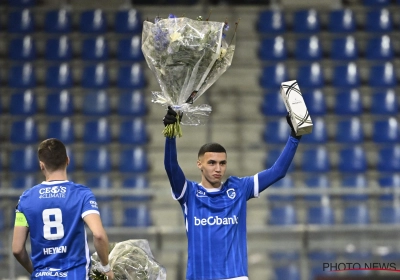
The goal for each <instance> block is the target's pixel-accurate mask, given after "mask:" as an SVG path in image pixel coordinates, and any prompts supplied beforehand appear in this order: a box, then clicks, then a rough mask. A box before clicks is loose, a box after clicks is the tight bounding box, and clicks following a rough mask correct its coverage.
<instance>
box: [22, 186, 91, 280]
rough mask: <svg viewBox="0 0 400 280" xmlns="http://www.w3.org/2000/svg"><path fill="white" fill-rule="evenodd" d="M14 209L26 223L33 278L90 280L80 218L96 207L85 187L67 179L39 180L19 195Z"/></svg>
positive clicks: (83, 228) (87, 250)
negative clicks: (37, 183)
mask: <svg viewBox="0 0 400 280" xmlns="http://www.w3.org/2000/svg"><path fill="white" fill-rule="evenodd" d="M16 211H19V212H22V213H23V214H24V215H25V217H26V220H27V222H28V225H29V232H30V240H31V248H32V257H31V258H32V263H33V268H34V271H33V273H32V279H47V280H49V279H89V277H88V274H89V266H90V256H89V248H88V244H87V239H86V231H85V223H84V221H83V218H84V217H85V216H86V215H88V214H92V213H96V214H99V210H98V206H97V203H96V199H95V197H94V195H93V193H92V191H91V190H90V189H89V188H88V187H85V186H83V185H79V184H75V183H73V182H69V181H51V182H42V183H41V184H39V185H36V186H34V187H32V188H31V189H29V190H26V191H25V192H24V193H23V194H22V195H21V197H20V200H19V202H18V206H17V210H16Z"/></svg>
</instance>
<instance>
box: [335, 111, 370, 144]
mask: <svg viewBox="0 0 400 280" xmlns="http://www.w3.org/2000/svg"><path fill="white" fill-rule="evenodd" d="M335 139H336V141H337V142H338V143H346V144H360V143H362V142H363V141H364V128H363V125H362V122H361V120H360V118H357V117H353V118H351V119H346V120H340V121H338V122H337V123H336V133H335Z"/></svg>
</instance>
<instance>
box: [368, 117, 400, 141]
mask: <svg viewBox="0 0 400 280" xmlns="http://www.w3.org/2000/svg"><path fill="white" fill-rule="evenodd" d="M372 141H374V142H375V143H383V144H390V143H392V144H395V143H399V142H400V127H399V124H398V121H397V119H396V118H394V117H391V118H389V119H387V120H377V121H374V123H373V130H372Z"/></svg>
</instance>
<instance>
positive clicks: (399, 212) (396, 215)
mask: <svg viewBox="0 0 400 280" xmlns="http://www.w3.org/2000/svg"><path fill="white" fill-rule="evenodd" d="M378 221H379V223H382V224H400V207H398V206H383V207H381V208H380V209H379V218H378Z"/></svg>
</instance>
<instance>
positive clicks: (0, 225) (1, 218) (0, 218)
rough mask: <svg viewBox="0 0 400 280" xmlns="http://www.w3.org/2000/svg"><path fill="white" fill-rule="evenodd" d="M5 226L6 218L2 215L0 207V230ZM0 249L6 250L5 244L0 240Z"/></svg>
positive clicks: (0, 257)
mask: <svg viewBox="0 0 400 280" xmlns="http://www.w3.org/2000/svg"><path fill="white" fill-rule="evenodd" d="M5 228H6V219H5V217H4V212H3V210H2V209H0V231H3V230H4V229H5ZM0 249H2V250H6V248H5V246H4V245H3V243H2V242H1V241H0ZM2 258H3V256H0V259H2Z"/></svg>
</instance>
